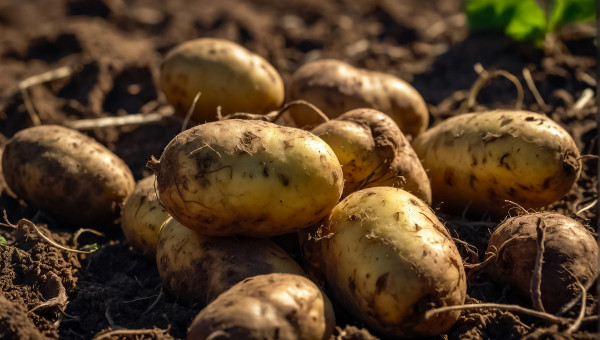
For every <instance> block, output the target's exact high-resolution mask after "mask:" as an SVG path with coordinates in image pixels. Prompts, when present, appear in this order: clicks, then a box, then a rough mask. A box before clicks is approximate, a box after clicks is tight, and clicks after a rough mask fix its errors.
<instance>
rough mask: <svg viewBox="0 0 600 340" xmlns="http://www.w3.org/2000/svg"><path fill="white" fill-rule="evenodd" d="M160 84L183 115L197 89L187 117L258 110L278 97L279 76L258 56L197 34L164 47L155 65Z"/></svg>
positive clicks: (280, 98) (212, 117) (280, 93)
mask: <svg viewBox="0 0 600 340" xmlns="http://www.w3.org/2000/svg"><path fill="white" fill-rule="evenodd" d="M160 88H161V90H162V91H163V92H164V94H165V96H166V97H167V101H168V102H169V103H170V104H171V105H173V106H174V107H175V112H176V113H177V114H178V115H180V116H182V117H185V116H186V114H187V112H188V110H189V109H190V107H191V106H192V102H193V100H194V97H195V96H196V94H197V93H198V92H200V93H201V95H200V98H199V100H198V103H197V104H196V108H195V110H194V114H193V115H192V120H194V121H197V122H201V123H203V122H206V121H214V120H216V119H217V107H218V106H220V107H221V111H222V113H223V114H229V113H234V112H249V113H257V114H263V113H267V112H269V111H271V110H274V109H276V108H278V107H279V106H281V104H282V103H283V97H284V89H283V81H282V79H281V76H280V75H279V73H278V72H277V71H276V70H275V69H274V68H273V66H271V64H269V63H268V62H267V61H266V60H265V59H263V58H262V57H261V56H259V55H257V54H255V53H252V52H250V51H248V50H247V49H245V48H244V47H242V46H240V45H238V44H236V43H234V42H231V41H227V40H222V39H213V38H201V39H195V40H191V41H188V42H185V43H183V44H181V45H179V46H177V47H176V48H175V49H173V50H172V51H170V52H169V53H168V54H167V56H166V58H165V60H164V61H163V63H162V65H161V69H160Z"/></svg>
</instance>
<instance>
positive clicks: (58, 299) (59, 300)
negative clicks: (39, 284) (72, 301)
mask: <svg viewBox="0 0 600 340" xmlns="http://www.w3.org/2000/svg"><path fill="white" fill-rule="evenodd" d="M48 281H50V282H46V285H48V284H53V285H56V286H57V290H58V292H57V293H56V296H55V297H53V298H52V299H50V300H47V301H45V302H43V303H41V304H39V305H37V306H35V307H34V308H32V309H30V310H29V312H27V313H28V314H29V313H33V312H35V311H36V310H39V309H42V308H52V307H57V306H58V307H59V308H60V310H61V311H62V310H63V308H64V307H65V306H66V304H67V301H68V298H67V291H66V289H65V286H63V284H62V282H61V280H60V278H59V277H58V276H57V275H56V274H55V273H54V272H48Z"/></svg>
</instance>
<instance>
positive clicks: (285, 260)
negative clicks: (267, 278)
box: [156, 218, 304, 303]
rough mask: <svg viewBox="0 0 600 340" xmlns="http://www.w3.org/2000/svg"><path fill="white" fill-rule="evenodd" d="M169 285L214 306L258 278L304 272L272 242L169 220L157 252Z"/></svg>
mask: <svg viewBox="0 0 600 340" xmlns="http://www.w3.org/2000/svg"><path fill="white" fill-rule="evenodd" d="M156 264H157V266H158V273H159V275H160V277H161V279H162V281H163V283H164V284H165V286H166V287H167V288H168V289H169V290H170V291H172V292H173V293H174V294H176V295H177V296H178V297H179V298H180V299H182V300H183V301H194V302H201V303H208V302H211V301H212V300H214V299H215V298H216V297H217V296H219V295H220V294H221V293H223V292H224V291H226V290H227V289H229V288H231V287H232V286H233V285H235V284H236V283H238V282H240V281H242V280H244V279H246V278H248V277H251V276H255V275H261V274H270V273H291V274H297V275H304V271H303V270H302V268H301V267H300V265H298V264H297V263H296V262H295V261H294V260H293V259H292V258H291V257H290V256H289V255H288V254H287V253H286V252H285V251H284V250H283V249H281V248H280V247H279V246H278V245H276V244H275V243H274V242H273V241H271V240H270V239H268V238H261V239H253V238H244V237H210V236H204V235H202V234H200V233H197V232H195V231H193V230H191V229H189V228H186V227H185V226H183V225H182V224H181V223H179V222H177V221H176V220H174V219H173V218H169V219H168V220H167V222H166V223H165V224H164V226H163V228H162V230H161V231H160V235H159V241H158V248H157V252H156Z"/></svg>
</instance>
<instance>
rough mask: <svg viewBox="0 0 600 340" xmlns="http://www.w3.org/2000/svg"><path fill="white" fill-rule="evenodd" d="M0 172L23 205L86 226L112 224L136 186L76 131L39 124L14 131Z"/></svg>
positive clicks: (124, 169) (111, 157)
mask: <svg viewBox="0 0 600 340" xmlns="http://www.w3.org/2000/svg"><path fill="white" fill-rule="evenodd" d="M2 171H3V173H4V178H5V180H6V183H7V184H8V186H9V187H10V189H11V190H12V191H13V192H14V193H15V194H16V195H17V196H18V197H19V198H21V199H23V200H24V201H26V202H28V203H30V204H32V205H34V206H36V207H38V208H40V209H42V210H44V211H45V212H48V213H51V214H56V215H59V216H61V217H64V218H67V219H68V220H70V221H72V222H75V223H79V224H86V225H89V226H104V225H106V224H112V223H114V221H115V220H116V219H117V218H118V217H119V211H120V206H121V204H122V203H123V200H124V199H125V198H126V197H127V196H128V195H129V193H131V191H132V190H133V187H134V186H135V181H134V179H133V175H132V174H131V171H130V170H129V167H128V166H127V165H126V164H125V163H124V162H123V161H122V160H121V159H120V158H119V157H117V156H116V155H115V154H114V153H112V152H111V151H110V150H108V149H107V148H106V147H104V146H103V145H102V144H100V143H98V142H97V141H95V140H94V139H92V138H90V137H87V136H85V135H83V134H81V133H79V132H77V131H75V130H71V129H67V128H65V127H61V126H54V125H43V126H37V127H32V128H28V129H25V130H22V131H19V132H18V133H16V134H15V135H14V136H13V137H12V138H11V139H10V140H9V142H8V143H7V144H6V147H5V149H4V153H3V155H2Z"/></svg>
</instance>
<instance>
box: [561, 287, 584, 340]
mask: <svg viewBox="0 0 600 340" xmlns="http://www.w3.org/2000/svg"><path fill="white" fill-rule="evenodd" d="M577 286H578V287H579V289H580V290H581V308H580V309H579V315H578V316H577V319H575V322H573V324H572V325H571V326H570V327H569V329H567V330H566V331H565V333H567V334H572V333H574V332H577V330H578V329H579V327H580V326H581V322H582V321H583V318H584V317H585V301H586V300H585V298H586V295H587V290H586V289H585V287H584V286H583V285H582V284H581V282H577Z"/></svg>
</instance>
